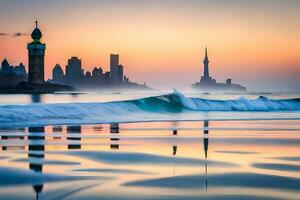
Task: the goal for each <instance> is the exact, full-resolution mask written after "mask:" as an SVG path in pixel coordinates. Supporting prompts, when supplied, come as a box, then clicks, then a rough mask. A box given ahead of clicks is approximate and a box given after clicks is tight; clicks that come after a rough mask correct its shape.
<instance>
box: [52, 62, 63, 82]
mask: <svg viewBox="0 0 300 200" xmlns="http://www.w3.org/2000/svg"><path fill="white" fill-rule="evenodd" d="M52 79H53V82H54V83H57V84H64V83H65V75H64V71H63V70H62V68H61V66H60V65H59V64H56V65H55V67H54V68H53V70H52Z"/></svg>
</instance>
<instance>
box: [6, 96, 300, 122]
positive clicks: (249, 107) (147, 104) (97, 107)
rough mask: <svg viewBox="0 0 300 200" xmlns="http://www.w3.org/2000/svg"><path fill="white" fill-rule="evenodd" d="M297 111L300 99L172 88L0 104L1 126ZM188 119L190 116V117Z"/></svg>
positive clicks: (150, 119)
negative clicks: (102, 99)
mask: <svg viewBox="0 0 300 200" xmlns="http://www.w3.org/2000/svg"><path fill="white" fill-rule="evenodd" d="M204 111H205V112H210V111H223V112H230V111H231V112H234V111H240V112H255V111H264V112H277V111H300V99H278V100H273V99H268V98H266V97H263V96H260V97H258V98H256V99H246V98H239V99H234V100H209V99H202V98H188V97H185V96H184V95H183V94H181V93H179V92H177V91H174V92H173V93H171V94H166V95H162V96H154V97H147V98H143V99H135V100H128V101H117V102H107V103H59V104H58V103H57V104H29V105H4V106H0V126H13V125H20V124H22V125H26V124H27V125H33V124H35V125H40V124H43V125H46V124H73V123H77V124H81V123H109V122H134V121H159V120H166V119H169V118H168V116H173V118H172V119H174V114H175V116H178V115H177V114H180V116H183V117H181V120H186V119H185V118H184V114H185V113H196V114H197V113H201V112H202V113H203V112H204ZM188 120H191V119H190V118H189V119H188Z"/></svg>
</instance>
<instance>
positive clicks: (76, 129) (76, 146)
mask: <svg viewBox="0 0 300 200" xmlns="http://www.w3.org/2000/svg"><path fill="white" fill-rule="evenodd" d="M77 133H79V134H80V133H81V126H67V135H68V136H67V140H70V141H74V140H75V141H79V144H68V149H81V135H79V136H77V137H76V136H72V134H77Z"/></svg>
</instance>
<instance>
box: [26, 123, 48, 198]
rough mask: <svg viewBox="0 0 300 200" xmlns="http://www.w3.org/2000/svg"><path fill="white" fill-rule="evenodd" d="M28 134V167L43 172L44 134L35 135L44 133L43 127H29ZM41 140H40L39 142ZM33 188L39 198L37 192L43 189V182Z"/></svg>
mask: <svg viewBox="0 0 300 200" xmlns="http://www.w3.org/2000/svg"><path fill="white" fill-rule="evenodd" d="M28 131H29V136H28V144H29V145H28V161H29V169H30V170H32V171H34V172H36V173H42V172H43V160H44V157H45V146H44V144H43V142H44V140H45V136H43V135H42V136H41V135H36V134H37V133H40V134H44V132H45V128H44V127H29V128H28ZM41 141H42V142H41ZM33 189H34V191H35V193H36V199H38V198H39V194H40V193H41V192H42V190H43V184H36V185H33Z"/></svg>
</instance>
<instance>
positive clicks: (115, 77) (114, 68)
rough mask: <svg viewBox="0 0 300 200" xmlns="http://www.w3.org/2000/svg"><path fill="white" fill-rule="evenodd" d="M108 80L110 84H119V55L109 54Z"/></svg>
mask: <svg viewBox="0 0 300 200" xmlns="http://www.w3.org/2000/svg"><path fill="white" fill-rule="evenodd" d="M110 78H111V83H112V84H114V85H117V84H118V83H119V55H118V54H110Z"/></svg>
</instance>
